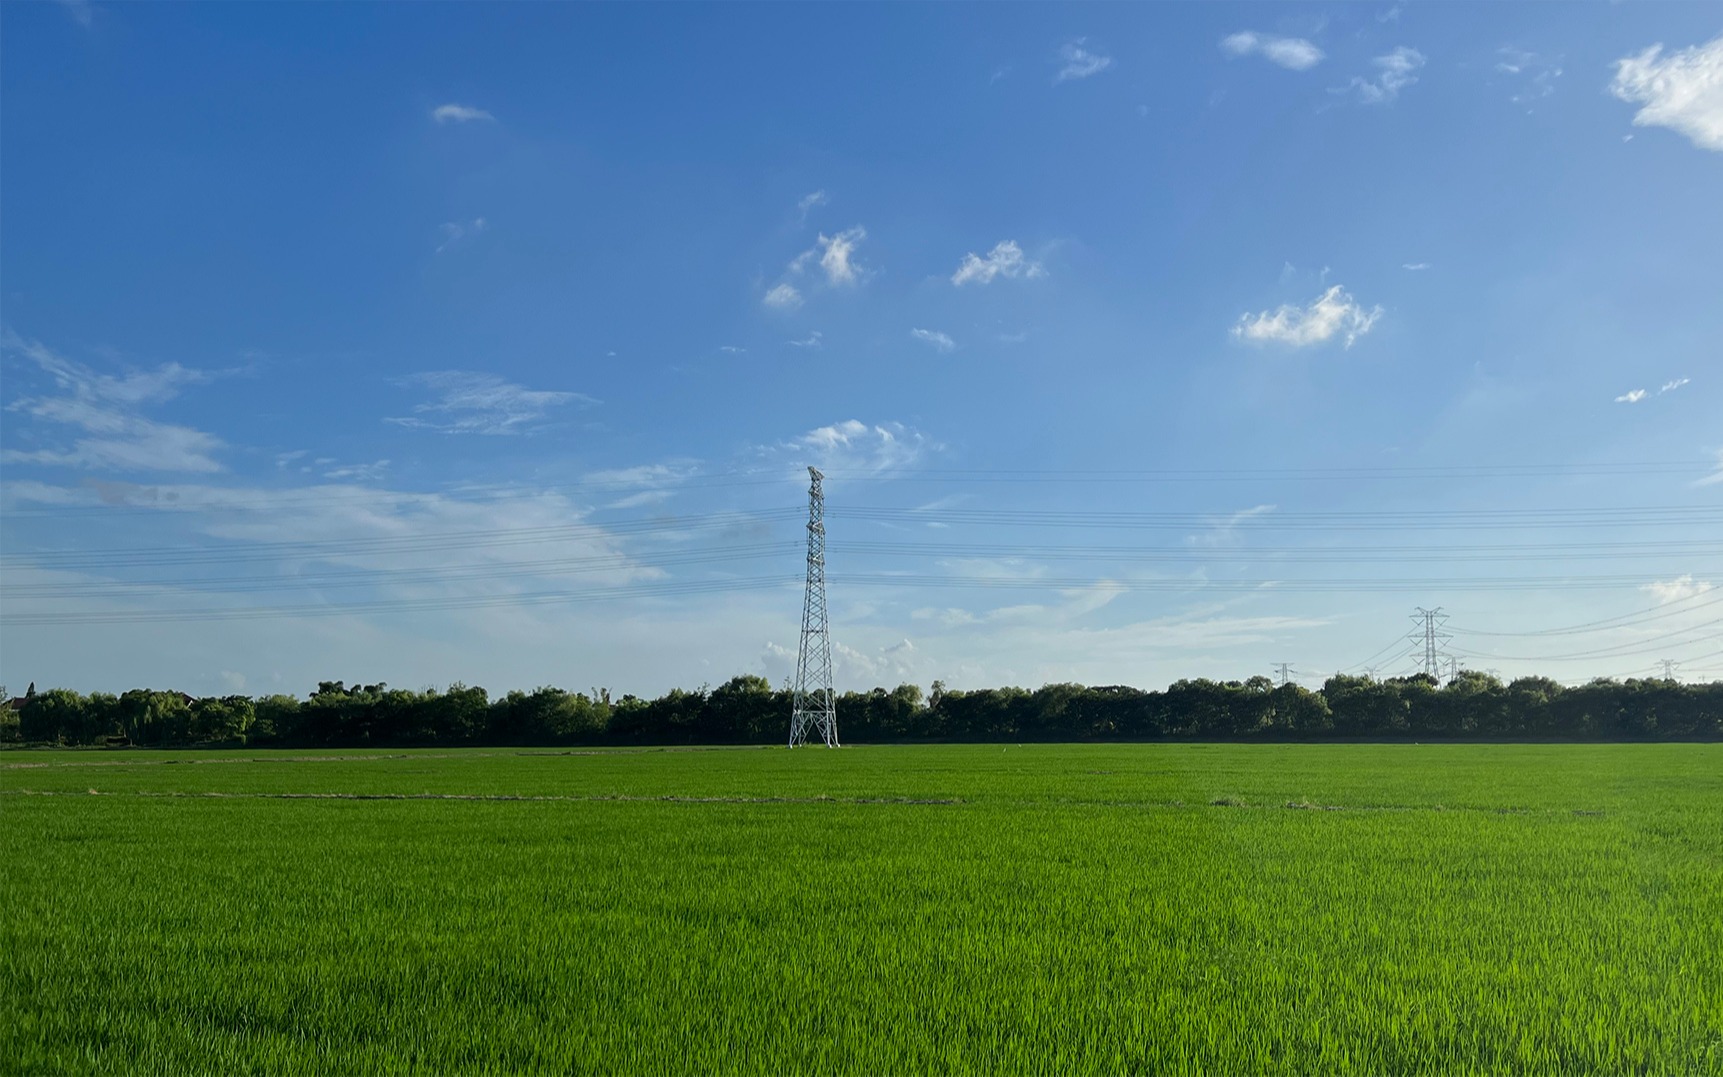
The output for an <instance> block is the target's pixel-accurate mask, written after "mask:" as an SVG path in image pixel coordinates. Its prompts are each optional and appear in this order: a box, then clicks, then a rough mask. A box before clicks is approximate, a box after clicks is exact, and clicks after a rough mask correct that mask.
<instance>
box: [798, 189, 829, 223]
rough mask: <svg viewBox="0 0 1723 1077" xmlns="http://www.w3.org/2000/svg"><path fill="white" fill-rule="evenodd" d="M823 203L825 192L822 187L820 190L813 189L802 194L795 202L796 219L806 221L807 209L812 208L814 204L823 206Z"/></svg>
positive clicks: (824, 201) (824, 202)
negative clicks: (809, 192)
mask: <svg viewBox="0 0 1723 1077" xmlns="http://www.w3.org/2000/svg"><path fill="white" fill-rule="evenodd" d="M825 204H826V192H825V189H824V188H821V189H820V190H817V191H814V192H812V193H811V194H805V195H803V196H802V197H801V199H800V201H798V202H797V203H796V213H797V214H798V219H799V220H802V221H806V220H807V219H808V211H809V210H811V209H813V208H814V207H816V206H823V205H825Z"/></svg>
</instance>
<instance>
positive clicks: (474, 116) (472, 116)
mask: <svg viewBox="0 0 1723 1077" xmlns="http://www.w3.org/2000/svg"><path fill="white" fill-rule="evenodd" d="M431 119H433V120H436V121H437V122H438V123H472V122H474V121H491V122H495V120H496V117H495V116H492V115H491V114H490V113H488V112H486V111H485V110H484V109H482V108H474V107H473V106H471V105H456V104H448V105H438V106H437V107H436V108H434V109H432V110H431Z"/></svg>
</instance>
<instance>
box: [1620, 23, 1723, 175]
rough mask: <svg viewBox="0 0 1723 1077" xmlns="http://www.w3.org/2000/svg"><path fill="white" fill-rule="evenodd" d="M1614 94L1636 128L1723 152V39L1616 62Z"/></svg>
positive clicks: (1655, 47) (1652, 50) (1652, 51)
mask: <svg viewBox="0 0 1723 1077" xmlns="http://www.w3.org/2000/svg"><path fill="white" fill-rule="evenodd" d="M1609 89H1610V92H1611V93H1613V94H1614V95H1615V96H1616V97H1618V98H1620V99H1621V100H1623V101H1626V102H1628V103H1629V104H1635V105H1639V106H1640V109H1639V111H1638V112H1636V113H1634V116H1633V123H1634V126H1636V127H1667V128H1669V129H1670V130H1671V131H1675V132H1677V133H1679V134H1683V135H1686V136H1687V138H1688V139H1689V140H1691V141H1692V143H1693V144H1694V145H1695V146H1698V147H1699V148H1700V149H1702V150H1716V151H1719V152H1723V36H1719V37H1716V38H1713V39H1712V40H1710V41H1708V42H1706V43H1705V44H1703V45H1694V46H1691V47H1689V48H1685V49H1681V50H1679V51H1676V52H1671V53H1668V54H1665V53H1664V52H1663V46H1662V45H1660V44H1659V45H1653V46H1651V47H1650V48H1648V49H1645V50H1643V51H1641V52H1638V53H1635V54H1634V55H1632V56H1624V57H1622V58H1621V59H1619V60H1617V61H1616V62H1615V78H1614V79H1613V80H1611V82H1610V84H1609Z"/></svg>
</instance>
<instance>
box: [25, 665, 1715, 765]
mask: <svg viewBox="0 0 1723 1077" xmlns="http://www.w3.org/2000/svg"><path fill="white" fill-rule="evenodd" d="M790 703H791V701H790V693H789V692H788V691H787V690H785V689H775V688H773V687H772V686H771V684H770V683H769V682H767V681H766V680H765V678H763V677H758V676H754V675H748V674H745V675H742V676H739V677H733V678H731V679H730V680H728V681H726V682H724V683H723V684H721V685H719V686H718V687H717V688H707V687H701V688H699V689H696V690H694V691H691V692H690V691H685V690H683V689H680V688H678V689H673V690H671V691H670V692H668V693H666V694H665V695H662V696H659V697H658V698H657V699H650V700H648V699H640V698H638V697H635V696H631V695H625V696H622V697H621V698H620V699H616V700H612V699H611V698H610V693H609V692H608V691H598V690H594V691H593V692H592V693H591V694H583V693H579V692H568V691H565V690H563V689H561V688H549V687H546V688H540V689H537V690H536V691H533V692H520V691H514V692H509V693H508V694H507V695H505V696H502V697H501V698H498V699H494V700H493V699H491V698H490V697H489V696H488V695H487V693H486V692H485V690H484V689H483V688H479V687H468V686H467V685H463V684H454V685H450V686H449V688H448V689H446V690H443V691H437V690H424V691H408V690H404V689H399V688H390V687H389V686H388V685H386V684H382V683H377V684H355V685H352V686H351V687H350V686H348V685H347V684H346V683H345V682H343V681H324V682H323V683H321V684H319V685H318V686H317V691H315V692H313V693H312V694H311V696H310V698H308V699H305V700H299V699H296V698H294V697H292V696H281V695H276V696H266V697H263V698H259V699H252V698H249V697H247V696H237V695H235V696H224V697H219V698H218V697H213V696H212V697H207V698H204V699H191V698H190V697H187V696H184V695H181V694H180V693H178V692H153V691H147V690H144V689H134V690H132V691H129V692H126V693H125V694H123V695H120V696H112V695H107V694H104V693H100V692H96V693H92V694H90V695H87V696H86V695H80V694H78V693H76V692H72V691H68V690H66V689H63V688H55V689H50V690H48V691H46V692H40V693H36V694H33V695H31V696H30V697H29V698H28V700H27V701H26V702H25V703H24V705H23V708H22V709H21V710H19V711H16V712H9V713H8V720H12V719H14V718H15V721H16V724H0V739H10V740H14V741H16V740H23V741H26V742H37V743H59V744H104V743H129V744H135V745H143V746H149V747H158V746H169V745H189V744H211V745H216V744H229V745H238V744H249V745H256V746H269V745H280V746H292V747H307V746H320V747H341V746H349V747H359V746H365V745H375V746H380V747H393V746H413V745H425V746H429V745H451V746H452V745H499V746H500V745H519V746H527V745H575V744H595V745H601V744H772V743H776V742H778V741H781V740H783V739H784V738H785V735H786V732H787V730H788V728H789V720H790ZM838 729H839V733H840V735H841V736H842V739H844V740H846V741H851V742H869V741H914V740H947V741H1014V742H1015V741H1030V740H1036V741H1094V740H1175V739H1176V740H1384V739H1405V740H1440V739H1444V738H1448V739H1473V740H1491V739H1495V740H1512V739H1531V740H1606V741H1607V740H1713V739H1719V738H1723V682H1714V683H1711V684H1681V683H1678V682H1676V681H1673V680H1657V679H1644V680H1627V681H1612V680H1596V681H1592V682H1591V683H1590V684H1585V685H1581V686H1579V687H1576V688H1564V687H1562V686H1561V685H1559V684H1557V683H1556V682H1554V681H1552V680H1549V679H1548V678H1544V677H1522V678H1520V679H1518V680H1515V681H1512V682H1510V683H1507V684H1503V683H1502V682H1501V681H1499V680H1497V679H1496V678H1494V677H1492V676H1489V675H1488V674H1484V673H1478V672H1471V671H1468V672H1464V673H1461V674H1460V675H1459V676H1457V677H1455V678H1454V679H1453V680H1452V681H1450V682H1449V683H1448V684H1447V685H1445V686H1443V685H1439V684H1437V682H1436V681H1435V680H1434V679H1432V678H1430V677H1427V676H1423V675H1418V676H1414V677H1407V678H1394V679H1390V680H1381V681H1379V680H1376V679H1374V678H1371V677H1350V676H1341V675H1336V676H1334V677H1330V678H1329V679H1328V682H1327V683H1326V684H1324V685H1323V686H1322V689H1321V690H1320V691H1315V692H1313V691H1310V690H1308V689H1306V688H1302V687H1300V686H1298V685H1296V684H1286V685H1276V684H1274V683H1273V682H1271V681H1270V680H1269V679H1268V678H1266V677H1252V678H1251V679H1249V680H1247V681H1211V680H1206V679H1199V680H1184V681H1179V682H1177V683H1175V684H1173V685H1171V686H1170V687H1168V688H1167V689H1166V690H1165V691H1160V692H1152V691H1144V690H1142V689H1138V688H1130V687H1126V686H1123V685H1109V686H1104V687H1093V688H1091V687H1085V686H1083V685H1080V684H1049V685H1044V686H1043V687H1041V688H1037V689H1034V690H1033V691H1031V690H1029V689H1024V688H983V689H976V690H972V691H959V690H955V689H948V688H947V687H946V686H945V685H944V684H943V683H941V682H939V681H935V682H934V683H933V688H932V691H931V692H929V693H928V694H927V695H926V696H925V697H924V696H923V695H922V691H921V689H920V688H918V687H917V686H915V685H913V684H905V685H899V686H898V687H897V688H894V689H886V688H875V689H873V690H872V691H868V692H847V693H844V694H843V695H841V696H839V697H838Z"/></svg>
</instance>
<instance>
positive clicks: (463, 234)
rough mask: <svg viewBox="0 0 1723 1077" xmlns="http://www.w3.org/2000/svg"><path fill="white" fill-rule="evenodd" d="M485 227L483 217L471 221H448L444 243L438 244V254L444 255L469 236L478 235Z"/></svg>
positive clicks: (444, 228)
mask: <svg viewBox="0 0 1723 1077" xmlns="http://www.w3.org/2000/svg"><path fill="white" fill-rule="evenodd" d="M485 227H486V226H485V219H484V218H483V217H474V218H473V219H472V220H470V221H448V222H447V223H445V224H444V225H443V241H442V242H441V243H439V244H437V253H438V254H442V253H443V252H444V251H446V250H448V249H449V248H450V247H452V246H454V245H455V244H457V243H459V242H460V241H461V240H463V239H466V238H467V237H468V236H476V235H478V234H479V233H481V232H483V231H484V230H485Z"/></svg>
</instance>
